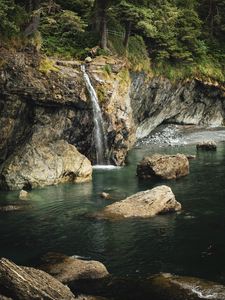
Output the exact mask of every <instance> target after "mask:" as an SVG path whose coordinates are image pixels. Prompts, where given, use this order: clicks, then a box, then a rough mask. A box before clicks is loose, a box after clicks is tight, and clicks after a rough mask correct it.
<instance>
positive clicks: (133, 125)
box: [0, 49, 225, 189]
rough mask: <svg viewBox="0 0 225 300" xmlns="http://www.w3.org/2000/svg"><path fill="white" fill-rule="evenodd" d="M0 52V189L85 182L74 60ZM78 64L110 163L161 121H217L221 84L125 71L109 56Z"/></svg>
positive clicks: (85, 134)
mask: <svg viewBox="0 0 225 300" xmlns="http://www.w3.org/2000/svg"><path fill="white" fill-rule="evenodd" d="M0 57H1V59H0V127H1V135H0V174H1V175H0V184H1V187H4V188H10V189H18V188H23V187H26V186H30V187H32V186H39V185H45V184H55V183H59V182H64V181H68V180H70V181H83V180H89V179H90V178H91V165H90V162H89V161H88V160H87V159H86V158H85V157H84V156H82V154H83V155H85V156H86V157H87V158H88V159H89V160H91V161H92V163H95V157H96V155H95V145H94V138H93V128H94V123H93V114H92V106H91V101H90V99H89V95H88V92H87V90H86V86H85V83H84V80H83V75H82V72H81V70H80V63H79V62H76V61H71V62H69V61H50V60H49V59H46V58H43V57H41V56H40V55H39V54H38V53H37V52H36V51H35V50H33V49H26V50H24V49H23V51H21V52H12V51H11V52H10V51H7V50H4V49H1V50H0ZM86 69H87V72H88V74H89V76H90V79H91V82H92V84H93V85H94V87H95V89H96V91H97V94H98V98H99V102H100V106H101V109H102V114H103V119H104V122H105V133H106V136H107V142H108V150H109V153H108V157H109V161H110V162H111V163H113V164H116V165H123V164H124V161H125V158H126V155H127V152H128V150H129V149H130V148H131V147H132V146H133V145H134V143H135V141H136V139H137V138H138V139H139V138H143V137H145V136H147V135H148V134H149V133H150V132H151V131H152V130H153V129H154V128H155V127H157V126H158V125H160V124H161V123H163V122H175V123H183V124H204V125H222V124H223V122H224V114H225V98H224V90H223V89H222V88H219V87H217V86H215V85H209V84H204V83H202V82H200V81H198V80H192V81H186V82H178V83H176V84H175V83H171V82H170V81H169V80H167V79H163V78H148V77H146V75H145V74H142V73H136V74H130V73H129V72H128V70H127V68H126V66H125V63H124V62H123V61H120V60H118V59H114V58H111V57H98V58H96V59H94V60H93V61H92V62H91V63H89V64H88V65H87V66H86ZM81 153H82V154H81ZM69 162H70V163H69Z"/></svg>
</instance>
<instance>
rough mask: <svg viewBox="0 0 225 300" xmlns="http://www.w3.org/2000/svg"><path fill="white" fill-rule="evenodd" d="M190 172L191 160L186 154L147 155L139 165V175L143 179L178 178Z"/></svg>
mask: <svg viewBox="0 0 225 300" xmlns="http://www.w3.org/2000/svg"><path fill="white" fill-rule="evenodd" d="M188 174H189V161H188V159H187V157H186V155H184V154H179V153H178V154H177V155H161V154H154V155H152V156H146V157H144V158H143V160H142V161H141V162H140V163H139V164H138V165H137V176H138V177H139V178H142V179H151V178H160V179H176V178H179V177H182V176H186V175H188Z"/></svg>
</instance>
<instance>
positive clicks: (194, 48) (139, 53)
mask: <svg viewBox="0 0 225 300" xmlns="http://www.w3.org/2000/svg"><path fill="white" fill-rule="evenodd" d="M37 33H39V35H38V36H39V37H40V36H41V48H42V51H43V52H45V53H46V54H47V55H50V56H59V57H70V58H71V57H72V58H78V59H82V58H85V57H86V56H87V55H90V53H91V49H93V48H94V47H96V46H97V45H98V46H99V48H98V50H97V54H106V55H110V54H117V55H125V56H127V57H128V58H129V57H130V59H131V61H132V59H133V61H135V60H136V61H137V60H138V59H139V58H140V59H141V58H142V59H143V57H144V58H145V56H146V57H148V58H150V60H151V65H152V67H153V68H154V67H155V69H156V70H158V72H163V70H164V71H165V70H168V72H171V71H172V70H174V69H176V68H177V70H178V69H179V70H181V73H182V72H189V71H190V72H193V70H195V69H196V68H197V66H198V71H199V70H201V71H202V72H203V73H204V72H208V75H209V77H210V76H211V77H215V78H217V79H221V80H224V78H223V76H224V75H223V74H224V61H225V0H200V1H196V0H188V1H187V0H134V1H129V0H55V1H53V0H47V1H41V0H29V1H25V0H0V36H1V40H2V41H5V42H7V41H10V40H13V39H15V38H16V39H18V38H20V39H21V40H24V39H26V40H29V39H30V38H32V39H33V38H34V37H35V35H37ZM165 66H166V67H165ZM199 66H200V67H199ZM176 73H177V71H176Z"/></svg>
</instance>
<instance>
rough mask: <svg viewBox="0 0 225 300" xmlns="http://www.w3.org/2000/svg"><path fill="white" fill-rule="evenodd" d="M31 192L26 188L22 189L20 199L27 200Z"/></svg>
mask: <svg viewBox="0 0 225 300" xmlns="http://www.w3.org/2000/svg"><path fill="white" fill-rule="evenodd" d="M28 195H29V193H28V192H27V191H25V190H21V191H20V194H19V198H20V200H27V198H28Z"/></svg>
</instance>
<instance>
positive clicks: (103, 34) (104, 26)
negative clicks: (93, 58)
mask: <svg viewBox="0 0 225 300" xmlns="http://www.w3.org/2000/svg"><path fill="white" fill-rule="evenodd" d="M100 28H101V31H100V35H101V39H100V47H101V48H102V49H107V23H106V9H103V10H102V13H101V23H100Z"/></svg>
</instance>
